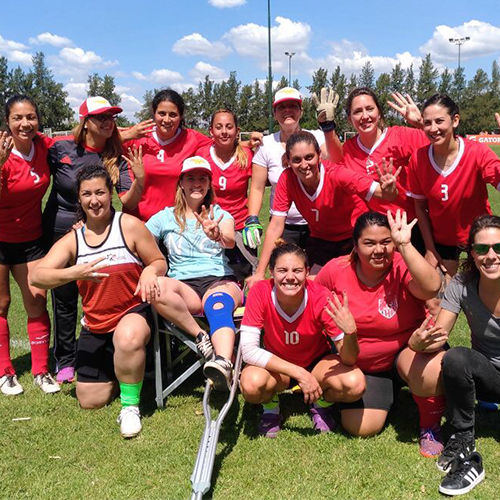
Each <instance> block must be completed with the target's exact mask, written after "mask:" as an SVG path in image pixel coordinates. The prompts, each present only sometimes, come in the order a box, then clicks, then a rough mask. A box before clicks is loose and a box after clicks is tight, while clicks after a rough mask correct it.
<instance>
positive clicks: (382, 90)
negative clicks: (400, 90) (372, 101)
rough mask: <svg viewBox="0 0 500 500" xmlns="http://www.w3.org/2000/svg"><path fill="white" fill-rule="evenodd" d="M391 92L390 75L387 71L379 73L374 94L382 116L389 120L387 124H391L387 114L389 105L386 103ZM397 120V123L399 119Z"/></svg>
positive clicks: (389, 116)
mask: <svg viewBox="0 0 500 500" xmlns="http://www.w3.org/2000/svg"><path fill="white" fill-rule="evenodd" d="M391 93H392V92H391V77H390V75H389V74H388V73H381V74H380V76H379V77H378V78H377V83H376V84H375V94H377V97H378V101H379V103H380V106H381V107H382V111H383V113H384V116H385V117H386V118H387V120H388V121H389V123H388V125H393V123H392V122H391V115H390V114H389V105H388V104H387V101H388V100H389V99H390V98H391ZM397 122H398V123H399V120H397Z"/></svg>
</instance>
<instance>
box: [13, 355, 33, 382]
mask: <svg viewBox="0 0 500 500" xmlns="http://www.w3.org/2000/svg"><path fill="white" fill-rule="evenodd" d="M12 364H13V365H14V369H15V370H16V375H17V377H18V378H19V377H21V376H22V375H24V374H25V373H26V372H31V353H29V352H27V353H26V354H22V355H21V356H17V358H14V359H13V360H12Z"/></svg>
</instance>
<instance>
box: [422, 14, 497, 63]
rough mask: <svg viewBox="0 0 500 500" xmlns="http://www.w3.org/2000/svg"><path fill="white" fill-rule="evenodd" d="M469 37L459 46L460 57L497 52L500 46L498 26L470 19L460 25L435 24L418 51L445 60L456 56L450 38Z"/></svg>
mask: <svg viewBox="0 0 500 500" xmlns="http://www.w3.org/2000/svg"><path fill="white" fill-rule="evenodd" d="M466 36H468V37H470V40H468V41H467V42H465V43H464V44H463V45H462V47H461V50H460V52H461V57H463V58H464V59H470V58H472V57H482V56H486V55H489V54H492V53H495V52H498V50H499V47H500V27H498V26H493V25H491V24H490V23H486V22H483V21H476V20H471V21H469V22H466V23H464V24H462V25H460V26H456V27H450V26H446V25H440V26H437V27H436V29H435V30H434V33H433V35H432V38H431V39H430V40H428V41H427V42H426V43H425V44H424V45H422V47H420V51H421V52H422V53H423V54H429V53H430V54H431V56H432V59H433V60H435V61H440V62H445V61H452V60H454V59H456V58H457V55H458V48H457V46H456V45H455V44H453V43H450V41H449V39H450V38H462V37H466Z"/></svg>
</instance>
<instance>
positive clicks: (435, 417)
mask: <svg viewBox="0 0 500 500" xmlns="http://www.w3.org/2000/svg"><path fill="white" fill-rule="evenodd" d="M413 399H414V400H415V403H417V406H418V413H419V415H420V427H421V428H423V429H428V428H429V427H432V426H433V425H439V424H440V423H441V417H442V416H443V413H444V410H445V408H446V399H445V397H444V395H441V396H429V397H423V396H415V394H413Z"/></svg>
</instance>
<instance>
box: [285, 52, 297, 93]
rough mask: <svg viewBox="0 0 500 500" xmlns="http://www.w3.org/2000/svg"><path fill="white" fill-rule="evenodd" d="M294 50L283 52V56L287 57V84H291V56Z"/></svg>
mask: <svg viewBox="0 0 500 500" xmlns="http://www.w3.org/2000/svg"><path fill="white" fill-rule="evenodd" d="M294 55H295V52H285V56H287V57H288V86H289V87H291V86H292V57H293V56H294Z"/></svg>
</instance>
